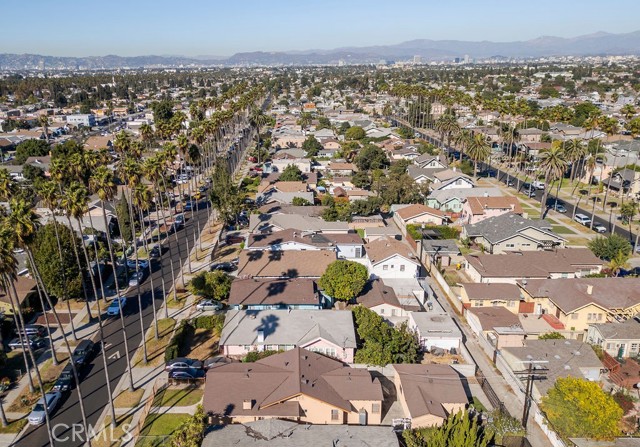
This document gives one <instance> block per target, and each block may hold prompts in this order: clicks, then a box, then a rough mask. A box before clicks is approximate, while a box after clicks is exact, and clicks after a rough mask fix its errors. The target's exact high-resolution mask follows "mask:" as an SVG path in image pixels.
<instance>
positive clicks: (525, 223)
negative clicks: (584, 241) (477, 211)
mask: <svg viewBox="0 0 640 447" xmlns="http://www.w3.org/2000/svg"><path fill="white" fill-rule="evenodd" d="M527 228H536V229H538V230H540V231H543V232H545V233H547V234H549V235H550V236H552V237H553V238H554V239H563V238H562V236H559V235H557V234H555V233H554V232H553V231H551V224H550V223H549V222H547V221H545V220H542V219H536V220H533V219H527V218H526V217H522V216H520V215H518V214H513V213H506V214H502V215H500V216H495V217H490V218H488V219H485V220H483V221H480V222H478V223H476V224H473V225H465V226H464V229H465V231H466V233H467V236H469V237H475V236H482V237H484V238H485V239H486V240H488V241H489V242H491V243H493V244H495V243H498V242H500V241H504V240H505V239H508V238H510V237H512V236H515V235H516V234H519V233H520V232H522V231H523V230H525V229H527Z"/></svg>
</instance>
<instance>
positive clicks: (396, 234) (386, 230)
mask: <svg viewBox="0 0 640 447" xmlns="http://www.w3.org/2000/svg"><path fill="white" fill-rule="evenodd" d="M385 237H390V238H393V239H397V240H400V239H401V238H402V234H401V233H400V231H398V229H397V228H396V226H395V225H392V226H388V227H387V226H379V225H376V226H371V227H366V228H365V229H364V238H363V239H364V240H365V241H367V242H373V241H375V240H377V239H380V238H385Z"/></svg>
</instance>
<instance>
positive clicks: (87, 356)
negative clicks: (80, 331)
mask: <svg viewBox="0 0 640 447" xmlns="http://www.w3.org/2000/svg"><path fill="white" fill-rule="evenodd" d="M96 348H97V344H95V343H94V342H92V341H91V340H82V341H81V342H80V343H78V346H76V349H75V350H74V351H73V355H72V356H71V358H72V359H73V363H75V365H76V366H80V367H82V366H84V365H86V364H88V363H89V362H90V361H91V359H92V358H93V355H94V354H95V353H96Z"/></svg>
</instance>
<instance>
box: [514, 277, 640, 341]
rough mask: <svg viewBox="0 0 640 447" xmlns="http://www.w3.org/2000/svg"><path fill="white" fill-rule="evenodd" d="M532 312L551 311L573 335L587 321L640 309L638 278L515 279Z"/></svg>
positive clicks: (618, 316)
mask: <svg viewBox="0 0 640 447" xmlns="http://www.w3.org/2000/svg"><path fill="white" fill-rule="evenodd" d="M518 285H519V286H520V288H521V290H522V294H523V298H524V300H525V301H526V302H531V303H534V313H536V314H551V315H554V316H555V317H556V318H557V319H558V320H560V322H561V323H562V324H564V326H565V330H566V331H569V332H570V333H572V335H574V336H575V337H576V338H582V337H584V336H585V334H586V332H587V330H588V329H589V325H590V324H594V323H605V322H609V321H622V320H626V319H628V318H631V317H633V316H634V315H636V314H638V313H639V312H640V278H573V279H568V278H567V279H531V280H528V281H527V280H523V281H519V282H518Z"/></svg>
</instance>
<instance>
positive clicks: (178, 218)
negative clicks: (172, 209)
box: [174, 213, 184, 224]
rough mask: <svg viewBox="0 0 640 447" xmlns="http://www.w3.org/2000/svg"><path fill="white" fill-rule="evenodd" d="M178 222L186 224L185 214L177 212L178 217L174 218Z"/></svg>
mask: <svg viewBox="0 0 640 447" xmlns="http://www.w3.org/2000/svg"><path fill="white" fill-rule="evenodd" d="M174 221H175V222H176V223H181V224H184V214H182V213H181V214H176V218H175V219H174Z"/></svg>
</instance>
